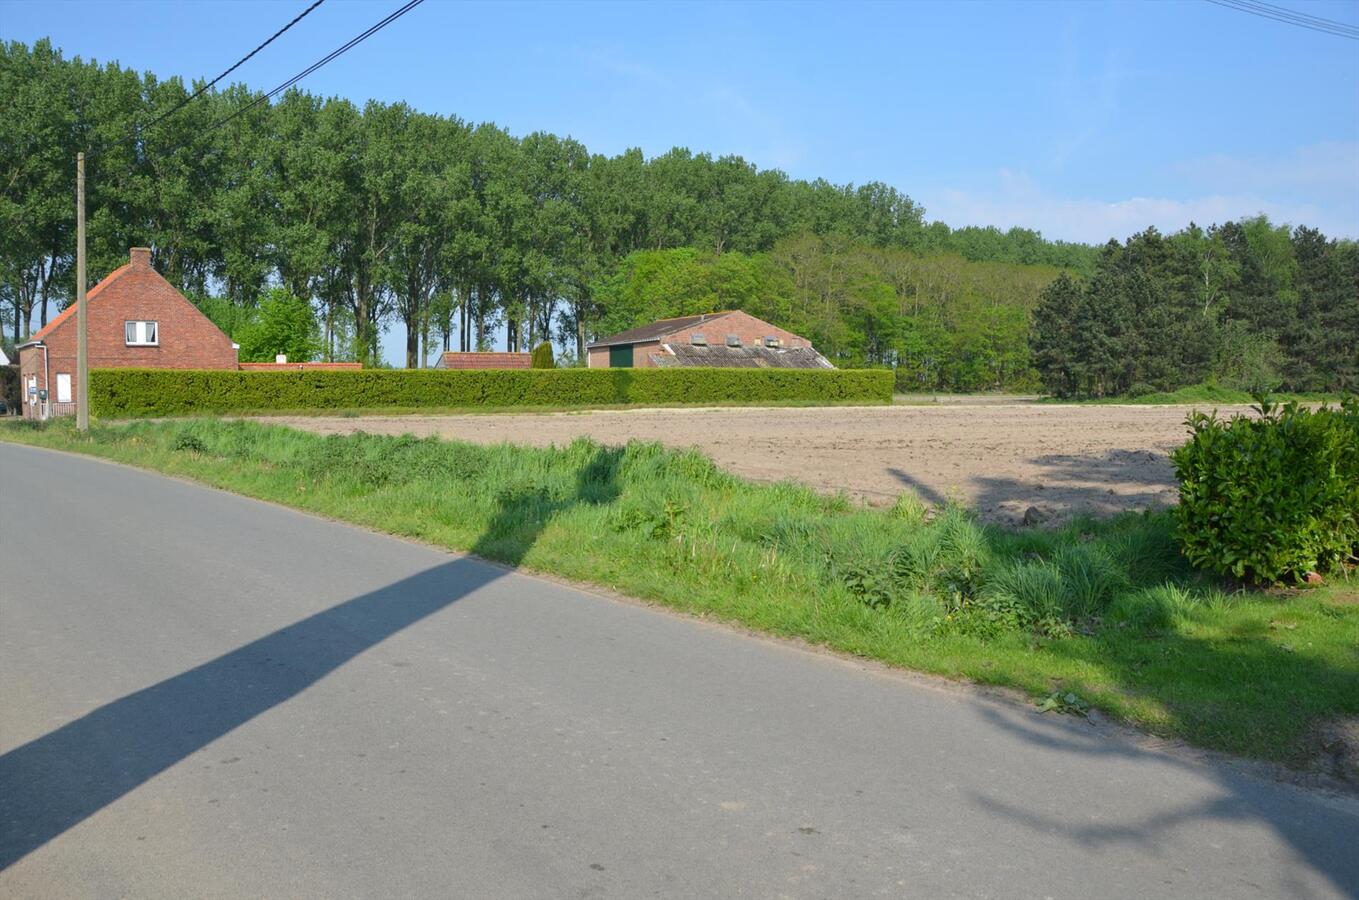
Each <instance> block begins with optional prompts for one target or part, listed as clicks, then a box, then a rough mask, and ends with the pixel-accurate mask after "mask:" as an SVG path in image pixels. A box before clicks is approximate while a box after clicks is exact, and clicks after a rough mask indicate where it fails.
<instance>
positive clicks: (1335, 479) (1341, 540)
mask: <svg viewBox="0 0 1359 900" xmlns="http://www.w3.org/2000/svg"><path fill="white" fill-rule="evenodd" d="M1256 413H1257V414H1258V416H1257V417H1251V416H1245V415H1237V416H1233V417H1232V418H1231V419H1229V420H1222V419H1219V418H1218V417H1217V416H1216V414H1214V415H1204V414H1202V413H1194V414H1192V415H1191V416H1190V417H1189V419H1188V420H1187V424H1188V425H1189V428H1190V432H1191V436H1190V439H1189V441H1188V443H1186V444H1185V445H1184V446H1183V447H1181V448H1179V449H1178V450H1176V451H1175V452H1174V453H1173V454H1172V455H1171V458H1172V460H1173V461H1174V463H1175V474H1176V476H1177V477H1178V478H1179V480H1180V503H1179V506H1178V507H1177V508H1176V510H1175V518H1176V522H1177V525H1178V537H1179V541H1180V547H1181V550H1182V552H1183V553H1184V555H1185V556H1186V557H1187V558H1188V559H1189V560H1190V562H1192V563H1193V564H1194V565H1196V566H1200V567H1202V568H1205V569H1209V570H1211V571H1214V572H1217V573H1220V574H1224V575H1227V574H1229V575H1233V576H1235V577H1237V578H1240V579H1243V580H1250V581H1256V582H1262V583H1269V582H1275V581H1279V580H1281V579H1283V578H1285V577H1291V578H1293V579H1294V580H1302V579H1303V577H1304V576H1305V575H1306V574H1307V573H1308V572H1326V571H1330V570H1333V569H1335V568H1338V567H1340V566H1342V565H1344V564H1345V563H1346V562H1348V561H1349V560H1351V559H1352V558H1353V556H1354V554H1355V552H1356V550H1359V398H1355V397H1350V398H1347V399H1345V400H1344V401H1342V403H1341V405H1340V407H1339V408H1333V407H1327V406H1323V407H1321V408H1319V409H1315V410H1313V409H1307V408H1304V407H1301V406H1298V405H1297V404H1296V403H1287V404H1284V405H1282V406H1279V405H1276V404H1272V403H1270V402H1269V401H1267V400H1265V399H1263V398H1259V399H1258V405H1257V406H1256Z"/></svg>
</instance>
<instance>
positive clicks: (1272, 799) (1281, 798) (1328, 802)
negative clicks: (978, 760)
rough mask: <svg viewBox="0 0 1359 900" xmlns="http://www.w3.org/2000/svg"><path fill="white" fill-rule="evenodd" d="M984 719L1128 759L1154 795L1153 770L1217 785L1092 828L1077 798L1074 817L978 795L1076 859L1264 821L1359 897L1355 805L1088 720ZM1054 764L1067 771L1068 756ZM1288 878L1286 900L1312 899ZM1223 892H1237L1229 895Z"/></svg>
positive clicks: (1073, 749)
mask: <svg viewBox="0 0 1359 900" xmlns="http://www.w3.org/2000/svg"><path fill="white" fill-rule="evenodd" d="M977 712H978V715H980V716H981V717H982V718H984V719H986V720H987V721H988V722H990V723H991V724H992V725H994V726H995V727H997V728H999V729H1001V730H1003V731H1006V732H1008V733H1010V734H1013V735H1017V736H1018V737H1020V738H1022V739H1024V740H1025V741H1027V742H1029V743H1031V744H1034V745H1037V746H1039V747H1042V748H1044V749H1046V750H1050V751H1053V752H1055V753H1057V754H1066V755H1077V756H1098V757H1103V758H1114V759H1121V760H1126V761H1127V762H1128V763H1129V764H1131V765H1133V766H1137V767H1139V769H1138V770H1137V771H1136V772H1135V774H1136V775H1137V777H1141V778H1144V779H1146V791H1147V792H1148V793H1149V794H1151V795H1152V796H1156V795H1158V794H1159V793H1160V791H1161V786H1160V785H1159V784H1158V783H1157V781H1156V777H1157V776H1156V771H1155V768H1154V767H1160V766H1165V767H1171V768H1175V769H1181V770H1187V771H1191V772H1193V773H1195V774H1196V775H1199V776H1202V777H1204V778H1205V779H1211V780H1213V781H1215V782H1216V783H1217V785H1218V786H1219V788H1220V789H1221V790H1220V793H1219V794H1218V795H1217V796H1214V797H1212V798H1210V799H1206V800H1196V801H1192V802H1186V803H1183V804H1180V805H1174V801H1173V800H1169V799H1168V800H1166V802H1165V805H1164V807H1163V808H1161V809H1159V810H1158V811H1157V812H1155V813H1152V814H1149V815H1144V816H1140V817H1136V818H1126V819H1119V820H1116V821H1090V820H1091V819H1092V818H1093V817H1092V816H1088V815H1087V814H1085V813H1084V812H1083V811H1082V807H1081V799H1080V797H1078V796H1073V797H1071V799H1070V803H1071V813H1072V814H1071V815H1070V816H1069V817H1057V816H1052V815H1046V814H1044V813H1041V812H1037V811H1035V810H1033V809H1028V808H1024V807H1022V806H1018V805H1015V804H1013V803H1009V802H1006V801H1003V800H998V799H996V798H994V797H989V796H985V795H982V794H979V793H976V792H971V800H972V802H973V803H974V804H975V805H976V806H977V807H978V808H980V809H982V810H984V811H985V812H986V813H987V814H988V815H991V816H996V817H1000V818H1003V819H1005V820H1008V821H1010V822H1014V823H1017V824H1019V825H1022V826H1024V827H1027V828H1030V829H1033V830H1034V831H1035V832H1037V833H1039V834H1041V835H1045V836H1050V837H1055V838H1058V839H1063V840H1066V841H1068V842H1070V843H1071V844H1072V845H1073V847H1072V852H1073V853H1075V852H1080V851H1082V850H1093V849H1097V848H1101V847H1105V846H1110V845H1119V844H1125V845H1133V846H1135V847H1137V848H1138V849H1139V850H1141V851H1143V852H1145V853H1148V854H1151V855H1155V854H1159V853H1161V852H1162V851H1163V850H1164V849H1165V848H1166V847H1168V846H1170V845H1171V844H1172V843H1174V842H1176V841H1183V840H1184V839H1185V833H1184V832H1182V831H1181V832H1179V833H1176V830H1177V829H1184V828H1188V829H1191V830H1192V828H1193V826H1194V825H1195V824H1196V823H1205V824H1206V823H1209V822H1217V823H1222V822H1232V821H1237V822H1243V823H1252V822H1257V823H1262V824H1265V825H1267V826H1268V827H1269V828H1271V829H1272V830H1273V831H1274V833H1275V834H1276V835H1278V836H1279V837H1280V838H1281V839H1282V840H1283V841H1284V842H1286V843H1287V845H1288V846H1289V847H1290V848H1292V850H1293V852H1294V854H1296V858H1297V860H1298V862H1299V863H1300V864H1305V865H1306V866H1307V867H1309V868H1310V869H1311V870H1313V871H1315V872H1317V873H1318V874H1320V875H1322V876H1323V877H1324V878H1325V879H1327V880H1329V881H1330V882H1331V884H1332V885H1333V886H1334V887H1335V888H1336V889H1337V890H1339V891H1340V893H1341V894H1342V895H1345V896H1356V897H1359V852H1356V846H1359V845H1356V843H1355V842H1356V840H1359V807H1356V804H1355V803H1354V800H1353V798H1352V797H1343V798H1342V797H1334V798H1328V797H1324V796H1321V795H1318V794H1316V793H1314V792H1312V791H1309V790H1307V789H1303V788H1294V787H1293V786H1291V785H1286V784H1282V783H1272V782H1270V781H1269V780H1268V776H1267V775H1261V774H1251V773H1249V772H1248V771H1246V770H1245V769H1244V768H1237V767H1234V766H1232V765H1231V764H1229V763H1226V762H1222V761H1215V760H1211V759H1209V760H1205V761H1200V760H1196V759H1192V758H1184V757H1177V756H1174V755H1171V754H1170V753H1165V752H1157V751H1154V750H1151V749H1148V748H1147V747H1145V746H1143V745H1141V744H1140V743H1139V742H1138V741H1137V739H1136V738H1135V737H1133V736H1132V735H1127V734H1119V733H1117V732H1111V731H1110V730H1107V729H1098V730H1096V729H1095V728H1092V727H1090V726H1088V725H1086V724H1085V723H1084V722H1082V721H1080V720H1072V719H1069V718H1065V717H1056V716H1054V717H1053V718H1051V719H1049V720H1040V719H1038V718H1036V717H1035V716H1034V715H1033V714H1032V713H1031V712H1028V711H1020V710H1016V711H1014V712H1009V711H1001V710H999V709H996V708H992V707H988V706H979V707H978V710H977ZM1053 762H1054V764H1055V765H1060V764H1061V762H1060V756H1058V757H1054V758H1053ZM1016 777H1022V773H1016ZM1332 801H1333V802H1332ZM1281 877H1283V878H1284V879H1285V880H1286V881H1287V882H1288V883H1287V884H1286V885H1284V887H1285V888H1286V890H1287V895H1288V896H1292V897H1300V898H1301V897H1308V896H1313V895H1314V894H1313V892H1312V891H1310V890H1309V889H1308V887H1307V885H1305V884H1302V883H1300V882H1298V881H1296V879H1294V878H1292V877H1291V876H1289V875H1288V874H1287V873H1281ZM1224 891H1225V892H1226V894H1230V890H1229V889H1226V888H1224ZM1224 895H1225V894H1224Z"/></svg>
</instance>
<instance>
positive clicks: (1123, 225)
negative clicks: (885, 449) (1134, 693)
mask: <svg viewBox="0 0 1359 900" xmlns="http://www.w3.org/2000/svg"><path fill="white" fill-rule="evenodd" d="M1275 2H1277V3H1281V4H1284V5H1287V6H1291V7H1292V8H1295V9H1298V10H1301V11H1305V12H1307V13H1310V14H1312V15H1316V16H1325V17H1328V18H1331V19H1338V20H1341V21H1345V22H1348V23H1351V24H1359V2H1353V0H1351V2H1311V3H1308V2H1305V0H1275ZM305 5H306V3H304V2H303V0H289V2H263V0H236V2H220V0H199V2H194V3H185V4H178V3H168V2H143V3H138V2H51V0H46V2H29V0H21V2H15V0H0V38H3V39H6V40H21V41H25V42H31V41H33V40H34V39H36V38H38V37H42V36H49V37H51V38H52V40H53V41H54V43H56V44H57V45H58V46H60V47H62V48H63V49H64V50H65V52H66V53H67V54H68V55H79V56H82V57H85V58H91V57H93V58H95V59H98V60H101V61H108V60H117V61H119V62H120V63H122V64H123V65H125V66H130V67H132V68H136V69H139V70H149V71H153V72H155V73H156V74H157V75H159V76H161V77H166V76H169V75H181V76H184V77H185V78H193V77H212V76H213V75H216V74H217V73H218V72H220V71H221V70H222V69H224V68H225V67H226V66H227V65H229V64H230V63H232V62H234V61H235V60H236V59H237V58H239V57H240V56H241V55H242V54H243V53H244V52H245V51H246V50H248V49H249V48H251V47H253V46H254V45H255V44H257V43H258V42H259V41H261V40H262V39H263V38H264V37H265V36H267V35H268V34H269V33H272V31H274V30H275V29H276V28H278V27H279V26H280V25H282V24H283V22H285V21H286V20H287V19H289V18H291V17H292V15H294V14H295V13H296V12H298V11H300V10H301V9H302V8H303V7H304V6H305ZM398 5H399V3H398V2H397V0H387V2H357V0H327V2H326V3H325V4H324V5H322V6H321V7H320V8H319V9H317V10H316V11H315V12H313V13H312V14H311V15H310V16H309V17H308V18H307V19H305V20H303V21H302V22H301V23H299V24H298V25H297V26H296V27H295V28H293V29H292V30H291V31H290V32H288V34H286V35H284V36H283V37H282V38H280V39H279V40H278V41H276V42H275V43H274V44H273V45H272V46H270V47H269V48H267V49H266V50H264V51H263V52H261V53H260V54H259V55H258V56H257V57H255V58H254V59H253V60H251V61H250V62H249V63H247V64H246V65H245V66H243V67H242V68H241V69H239V70H238V71H237V72H236V73H235V76H233V77H237V78H239V80H240V81H243V82H245V83H247V84H249V85H250V86H252V87H255V88H261V89H267V88H272V87H273V86H274V85H276V84H278V83H279V82H281V81H283V80H284V79H286V78H287V77H289V76H291V75H293V74H294V73H296V72H297V71H299V70H301V69H302V68H304V67H305V66H306V65H308V64H310V63H311V62H312V61H314V60H315V59H317V58H319V57H320V56H322V55H324V54H325V53H327V52H329V51H330V50H332V49H334V48H335V47H337V46H338V45H340V44H341V43H343V42H344V41H346V40H347V39H349V38H350V37H352V36H353V35H355V34H357V33H358V32H360V31H362V30H363V29H364V28H366V27H368V25H370V24H372V23H373V22H374V21H376V20H377V19H379V18H381V17H382V16H383V15H385V13H386V12H387V11H389V10H392V9H394V8H396V7H397V6H398ZM302 86H303V87H305V88H306V89H308V90H310V91H312V92H314V93H319V94H327V95H329V94H337V95H342V96H346V97H349V98H351V99H353V100H355V101H359V102H362V101H364V100H367V99H369V98H376V99H379V100H384V101H395V100H405V101H407V102H408V103H410V104H411V105H412V106H414V107H415V108H417V109H421V110H424V111H428V112H438V113H445V114H455V115H458V116H460V117H462V118H464V119H468V120H472V121H494V122H496V123H498V124H500V125H503V126H505V127H507V128H509V129H510V131H511V132H513V133H516V134H524V133H528V132H530V131H534V130H538V129H544V130H549V131H553V132H556V133H558V134H563V135H571V136H573V137H575V138H577V139H578V140H580V141H582V142H583V143H585V145H586V146H588V147H589V148H590V149H591V150H592V151H596V152H604V153H616V152H619V151H621V150H624V149H626V148H628V147H632V146H638V147H641V148H642V149H643V151H645V152H646V153H647V154H648V155H653V154H657V153H661V152H664V151H665V150H667V149H669V148H670V147H672V146H676V145H679V146H687V147H689V148H690V149H692V150H695V151H709V152H712V153H714V154H722V153H738V154H740V155H742V156H744V157H746V158H747V159H749V160H751V161H752V162H754V163H756V164H757V165H759V166H761V167H777V168H781V169H783V170H785V171H786V172H788V173H789V174H790V175H793V176H795V177H802V178H815V177H825V178H827V179H829V180H831V181H835V182H847V181H848V182H856V183H859V182H864V181H869V180H881V181H886V182H888V183H890V184H893V185H895V186H896V187H898V188H900V189H901V190H903V191H905V192H906V193H908V194H910V195H911V196H912V197H913V198H915V199H916V200H917V201H918V202H920V203H922V204H923V205H924V206H925V209H926V215H927V218H930V219H942V220H943V221H945V222H948V223H949V224H950V225H955V226H957V225H965V224H982V225H985V224H994V225H999V226H1002V227H1008V226H1011V225H1024V226H1027V227H1033V228H1038V229H1040V230H1041V231H1042V232H1043V233H1044V234H1045V235H1047V236H1049V237H1054V238H1064V239H1068V240H1083V241H1092V242H1099V241H1103V240H1105V239H1107V238H1109V237H1118V238H1123V237H1126V236H1127V235H1128V234H1130V233H1132V232H1134V231H1137V230H1140V229H1141V228H1144V227H1146V226H1147V225H1156V226H1158V227H1160V228H1162V229H1164V230H1174V229H1176V228H1179V227H1181V226H1183V225H1185V224H1186V223H1187V222H1189V221H1190V220H1191V219H1192V220H1196V221H1199V222H1200V223H1206V222H1211V221H1221V220H1224V219H1229V218H1237V217H1240V216H1243V215H1251V214H1254V213H1257V212H1265V213H1268V214H1269V215H1270V216H1271V217H1273V218H1275V219H1276V220H1279V221H1286V222H1291V223H1306V224H1310V225H1315V226H1317V227H1320V228H1322V229H1323V230H1324V231H1326V232H1327V233H1330V234H1334V235H1344V236H1349V237H1357V238H1359V41H1352V40H1346V39H1343V38H1339V37H1334V36H1330V35H1326V34H1320V33H1317V32H1313V31H1307V30H1304V29H1301V28H1295V27H1291V26H1288V25H1284V24H1280V23H1277V22H1273V21H1269V20H1265V19H1261V18H1258V17H1254V16H1250V15H1246V14H1244V13H1241V12H1236V11H1233V10H1230V9H1224V8H1222V7H1220V6H1215V5H1211V4H1209V3H1206V2H1161V3H1147V2H1142V3H1118V2H1112V3H1099V2H1081V3H1022V4H1021V3H950V4H932V3H895V4H892V3H835V4H829V3H825V4H813V3H772V2H767V3H753V4H733V3H724V4H707V3H679V4H671V3H645V4H644V3H589V4H568V3H550V4H508V3H498V4H483V3H452V2H447V0H427V2H426V3H425V4H424V5H422V6H420V7H418V8H417V9H415V10H414V11H413V12H411V13H410V14H408V15H407V16H405V17H404V18H403V19H401V20H400V21H398V22H397V23H395V24H394V25H392V26H391V27H389V28H388V29H386V30H385V31H383V32H381V33H379V34H378V35H376V36H375V37H373V38H371V39H370V40H369V41H368V42H366V43H365V44H363V45H361V46H360V47H358V48H356V49H355V50H353V51H350V52H349V53H348V54H346V55H345V56H343V57H341V58H340V59H338V60H337V61H335V62H334V63H331V64H330V65H329V66H328V67H326V68H325V69H322V70H321V71H320V72H318V73H316V74H315V75H313V76H311V77H310V78H308V79H307V80H306V81H305V82H304V83H303V85H302ZM397 344H399V336H398V335H390V336H389V345H390V347H391V348H392V349H391V350H390V351H389V355H392V356H395V355H396V354H395V352H393V351H394V350H395V347H396V345H397Z"/></svg>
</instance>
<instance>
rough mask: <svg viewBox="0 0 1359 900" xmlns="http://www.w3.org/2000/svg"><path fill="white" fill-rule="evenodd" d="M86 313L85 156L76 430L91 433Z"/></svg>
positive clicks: (80, 177) (80, 180)
mask: <svg viewBox="0 0 1359 900" xmlns="http://www.w3.org/2000/svg"><path fill="white" fill-rule="evenodd" d="M87 318H88V316H87V313H86V311H85V154H84V153H77V154H76V430H77V431H89V430H90V366H89V334H88V328H87V324H86V319H87Z"/></svg>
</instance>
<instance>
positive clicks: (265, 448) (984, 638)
mask: <svg viewBox="0 0 1359 900" xmlns="http://www.w3.org/2000/svg"><path fill="white" fill-rule="evenodd" d="M0 438H3V439H6V440H12V441H17V442H21V443H28V444H35V445H41V446H47V447H52V448H58V449H64V450H74V451H78V452H82V453H90V454H94V455H97V456H101V457H105V458H109V459H113V460H117V461H121V462H125V463H131V464H133V465H138V466H143V467H146V468H150V469H155V470H158V471H162V472H166V473H169V474H174V475H180V476H186V477H189V478H193V479H195V480H198V481H200V482H204V483H207V484H211V485H215V486H218V487H222V488H226V489H229V490H233V491H237V492H240V493H243V494H246V495H249V496H253V497H258V498H262V499H267V500H272V501H276V502H280V503H285V504H287V505H290V506H294V507H298V508H301V509H305V510H310V511H313V512H317V513H320V514H323V515H327V516H331V517H334V518H337V519H342V520H346V521H350V522H354V523H357V524H361V525H365V526H369V527H373V528H376V529H380V530H383V531H387V532H391V533H394V534H399V535H406V536H410V537H414V538H419V539H422V540H426V541H430V542H433V543H437V544H440V545H442V546H445V547H448V548H452V549H457V550H470V551H472V552H475V553H477V554H479V555H481V556H484V557H487V558H490V559H495V560H499V561H503V562H507V563H510V564H513V565H519V566H524V567H526V568H529V569H532V570H538V571H542V572H548V573H552V574H555V575H560V576H564V577H567V578H572V579H578V580H582V581H587V582H592V583H595V584H600V585H603V586H607V587H610V588H613V589H616V590H618V591H620V592H622V593H626V594H629V595H632V596H636V597H640V598H643V599H646V600H650V601H653V602H657V603H660V604H664V605H666V606H669V607H673V608H676V609H679V610H682V611H685V612H689V613H695V614H700V615H710V616H714V617H718V618H721V619H724V620H727V621H731V622H736V623H740V624H742V625H745V626H748V627H751V628H755V629H759V630H763V631H766V632H769V633H772V634H776V635H782V636H788V637H796V638H801V639H805V640H807V641H810V642H812V643H815V644H821V645H824V646H827V647H830V648H833V649H836V650H839V651H842V652H847V653H851V654H856V655H860V656H863V657H867V658H872V659H876V660H880V661H882V662H885V663H888V664H891V665H895V666H901V667H907V668H912V669H916V670H921V671H926V672H932V673H938V674H942V675H946V676H949V677H955V678H965V679H969V680H973V681H976V682H981V683H986V684H995V685H1005V686H1010V687H1015V688H1018V689H1020V690H1022V691H1025V692H1027V693H1028V694H1029V695H1030V696H1032V697H1033V698H1034V699H1035V700H1036V701H1042V700H1043V699H1044V698H1051V697H1053V696H1057V697H1059V698H1072V697H1074V700H1066V699H1063V700H1062V702H1061V703H1059V704H1054V703H1053V702H1052V701H1051V700H1049V702H1048V703H1047V704H1046V707H1047V708H1053V707H1054V706H1057V707H1060V708H1062V709H1065V710H1067V711H1074V710H1082V709H1085V708H1087V707H1094V708H1097V709H1099V710H1101V711H1102V712H1103V713H1105V714H1108V715H1110V716H1113V717H1115V718H1119V719H1122V720H1124V721H1127V722H1130V723H1133V724H1136V725H1139V726H1141V727H1143V728H1146V729H1149V730H1151V731H1154V732H1157V733H1160V734H1164V735H1169V736H1175V737H1179V738H1183V739H1186V740H1188V741H1191V742H1193V743H1196V744H1199V745H1202V746H1205V747H1209V748H1213V749H1218V750H1224V751H1229V752H1234V753H1239V754H1245V755H1250V756H1255V757H1259V758H1265V759H1270V760H1276V761H1281V762H1285V763H1289V764H1293V765H1306V764H1308V762H1309V760H1311V759H1313V757H1314V756H1315V753H1316V750H1317V746H1316V742H1317V741H1318V740H1320V738H1319V737H1318V735H1320V734H1321V733H1322V731H1324V730H1325V728H1326V727H1327V726H1328V725H1330V724H1331V723H1333V722H1334V721H1336V720H1340V719H1344V718H1346V717H1353V716H1356V715H1359V604H1356V603H1355V602H1353V601H1354V598H1355V592H1354V590H1353V587H1352V585H1350V584H1349V583H1348V582H1344V581H1343V580H1342V581H1341V582H1340V583H1338V584H1333V585H1331V586H1328V587H1326V588H1324V589H1321V590H1310V591H1297V590H1294V591H1244V590H1237V589H1234V588H1233V587H1231V585H1229V584H1228V583H1227V582H1224V581H1222V580H1219V579H1217V578H1215V577H1212V576H1208V575H1204V574H1200V573H1198V572H1196V571H1195V570H1193V569H1192V568H1190V567H1189V565H1188V564H1187V563H1186V561H1185V560H1184V558H1183V557H1182V556H1181V554H1180V551H1179V547H1178V545H1177V542H1176V538H1175V532H1174V525H1173V523H1172V521H1171V517H1170V515H1169V514H1166V513H1158V514H1125V515H1122V516H1120V517H1117V518H1113V519H1107V520H1100V521H1095V520H1077V521H1074V522H1071V523H1069V524H1066V525H1064V526H1062V527H1060V528H1058V529H1055V530H1051V531H1042V530H1024V531H1011V530H1006V529H1000V528H995V527H990V526H986V525H983V524H980V523H978V522H977V521H976V520H975V519H974V518H973V517H972V515H971V514H970V513H969V512H968V511H967V510H965V509H962V508H958V507H948V508H944V509H930V508H927V507H926V506H925V505H924V504H923V503H922V502H921V501H920V500H918V499H917V498H916V497H914V496H913V495H911V494H903V495H902V496H901V497H900V499H899V500H898V501H897V502H896V503H895V505H893V506H891V507H890V508H886V509H881V508H870V507H866V506H863V505H861V504H858V503H856V502H852V501H850V500H848V499H846V498H845V497H842V496H840V497H837V496H826V495H822V494H818V493H816V492H815V491H813V490H811V489H810V488H807V487H803V486H801V485H798V484H793V483H779V484H757V483H752V482H747V481H744V480H742V479H739V478H737V477H735V476H733V475H730V474H728V473H726V472H724V471H722V470H720V469H718V468H717V467H716V466H715V465H714V464H713V463H712V462H711V461H710V460H709V459H707V458H706V457H704V456H702V455H701V454H699V453H697V452H693V451H689V452H684V451H673V450H666V449H663V448H662V447H660V446H659V445H656V444H644V443H632V444H629V445H628V446H626V447H605V446H600V445H598V444H595V443H593V442H591V441H588V440H583V439H582V440H577V441H575V442H573V443H571V444H570V445H568V446H565V447H555V448H552V447H550V448H532V447H520V446H511V445H507V444H502V445H495V446H480V445H474V444H467V443H459V442H452V441H445V440H440V439H437V438H426V439H417V438H414V437H385V436H373V435H367V434H363V433H358V434H353V435H345V436H338V435H332V436H320V435H315V434H311V433H307V432H301V431H296V430H292V429H288V428H285V427H281V426H270V425H261V424H258V423H254V422H248V421H239V422H218V421H213V420H191V421H183V422H137V423H131V424H125V425H100V424H96V425H94V426H93V427H92V429H91V431H90V432H89V434H88V435H80V434H78V433H77V432H76V431H75V430H74V429H73V428H72V427H71V425H70V424H69V423H68V422H60V421H59V422H54V423H51V424H49V425H47V426H43V427H31V426H23V425H14V424H10V425H6V426H4V427H3V428H0Z"/></svg>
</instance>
